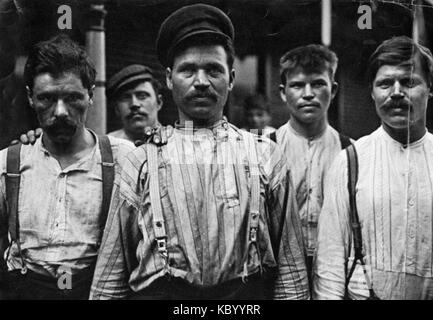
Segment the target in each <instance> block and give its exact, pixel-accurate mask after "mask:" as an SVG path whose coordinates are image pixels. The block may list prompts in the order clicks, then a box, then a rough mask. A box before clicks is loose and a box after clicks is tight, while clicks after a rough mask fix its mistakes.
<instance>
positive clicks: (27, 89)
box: [26, 86, 34, 108]
mask: <svg viewBox="0 0 433 320" xmlns="http://www.w3.org/2000/svg"><path fill="white" fill-rule="evenodd" d="M26 92H27V100H28V101H29V105H30V107H32V108H34V106H33V98H32V90H31V89H30V88H29V86H26Z"/></svg>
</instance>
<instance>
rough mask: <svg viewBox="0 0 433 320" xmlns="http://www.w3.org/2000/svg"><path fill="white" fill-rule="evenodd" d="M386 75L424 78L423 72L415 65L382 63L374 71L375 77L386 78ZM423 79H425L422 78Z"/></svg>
mask: <svg viewBox="0 0 433 320" xmlns="http://www.w3.org/2000/svg"><path fill="white" fill-rule="evenodd" d="M388 77H393V78H394V77H398V78H401V77H419V78H424V73H423V72H422V71H421V69H420V68H419V67H416V66H410V65H408V66H392V65H383V66H381V67H380V68H379V69H378V70H377V72H376V78H375V79H379V78H388ZM424 80H426V79H425V78H424Z"/></svg>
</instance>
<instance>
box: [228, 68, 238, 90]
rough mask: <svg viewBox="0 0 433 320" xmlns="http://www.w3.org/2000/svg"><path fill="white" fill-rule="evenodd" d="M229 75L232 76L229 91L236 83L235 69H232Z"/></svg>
mask: <svg viewBox="0 0 433 320" xmlns="http://www.w3.org/2000/svg"><path fill="white" fill-rule="evenodd" d="M229 76H230V78H229V91H231V90H232V89H233V86H234V84H235V76H236V73H235V69H232V70H231V71H230V75H229Z"/></svg>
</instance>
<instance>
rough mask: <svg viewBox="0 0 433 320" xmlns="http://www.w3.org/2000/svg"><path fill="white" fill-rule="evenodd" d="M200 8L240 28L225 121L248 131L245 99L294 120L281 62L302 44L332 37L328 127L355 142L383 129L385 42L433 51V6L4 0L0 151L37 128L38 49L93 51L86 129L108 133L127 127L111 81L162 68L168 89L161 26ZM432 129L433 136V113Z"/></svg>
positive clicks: (402, 2) (168, 120)
mask: <svg viewBox="0 0 433 320" xmlns="http://www.w3.org/2000/svg"><path fill="white" fill-rule="evenodd" d="M197 2H201V3H207V4H212V5H215V6H217V7H219V8H221V9H222V10H223V11H224V12H226V13H227V14H228V15H229V17H230V18H231V19H232V21H233V23H234V25H235V30H236V37H235V49H236V61H235V68H236V76H237V77H236V81H235V87H234V90H233V92H232V94H231V96H230V99H229V102H228V103H227V106H226V109H225V114H226V116H227V117H228V119H229V120H230V121H231V122H232V123H234V124H235V125H238V126H239V127H242V126H243V124H244V123H243V110H242V103H243V100H244V98H245V97H246V96H247V95H249V94H252V93H262V94H264V95H265V96H266V97H267V98H268V99H269V101H270V104H271V115H272V118H273V120H272V126H274V127H279V126H281V125H282V124H284V123H285V122H286V121H287V120H288V118H289V115H288V112H287V110H286V109H285V107H284V104H283V103H282V101H281V99H280V97H279V91H278V85H279V83H280V78H279V72H278V68H279V57H280V56H281V55H282V54H283V53H284V52H285V51H287V50H289V49H292V48H294V47H296V46H300V45H305V44H309V43H322V42H323V41H325V42H327V41H329V40H330V43H329V47H330V48H331V49H332V50H334V51H335V52H336V53H337V55H338V57H339V61H340V62H339V68H338V71H337V81H338V82H339V85H340V87H339V93H338V95H337V97H336V99H335V100H334V102H333V104H332V106H331V108H330V111H329V119H330V123H331V125H332V126H334V127H335V128H337V129H339V130H341V131H342V132H343V133H344V134H347V135H349V136H351V137H353V138H358V137H360V136H363V135H365V134H368V133H370V132H371V131H373V130H374V129H375V128H376V127H377V126H378V124H379V121H378V118H377V116H376V113H375V110H374V106H373V103H372V100H371V98H370V90H369V87H368V84H367V83H366V82H365V78H364V77H365V70H366V62H367V59H368V57H369V55H370V54H371V53H372V51H373V50H374V49H375V48H376V47H377V45H378V44H379V43H380V42H381V41H383V40H384V39H387V38H390V37H391V36H396V35H408V36H412V35H413V33H414V28H415V35H416V37H417V38H418V41H419V42H420V43H422V44H424V45H426V46H427V47H429V48H430V49H431V48H432V47H431V45H432V40H433V39H432V35H433V1H432V0H369V1H359V0H357V1H355V0H353V1H352V0H225V1H224V0H204V1H187V0H176V1H173V0H105V1H102V0H99V1H98V0H0V148H4V147H6V146H7V145H8V143H9V141H11V140H12V139H15V138H17V137H18V136H19V134H20V133H23V132H25V131H27V130H28V129H31V128H34V127H36V125H37V121H36V119H35V116H34V114H33V112H32V110H31V109H30V108H29V106H28V104H27V100H26V95H25V90H24V86H23V83H22V73H23V67H24V63H25V58H26V54H27V52H28V50H29V48H30V47H31V45H33V44H34V43H36V42H38V41H41V40H46V39H48V38H50V37H51V36H53V35H54V34H56V33H59V32H65V33H68V34H69V35H70V36H71V37H72V38H73V39H74V40H76V41H78V42H79V43H80V44H82V45H84V46H86V48H87V50H88V52H89V53H90V54H91V56H92V58H93V59H94V61H95V63H96V65H97V69H98V79H97V80H98V82H97V96H96V101H95V106H94V108H93V110H92V111H91V114H90V115H89V121H88V125H89V126H90V127H91V128H93V129H95V130H96V131H97V132H98V133H105V132H108V131H112V130H115V129H118V128H119V127H120V126H121V124H120V121H119V120H118V119H116V117H115V114H114V110H113V109H112V108H111V107H110V105H109V104H107V102H106V101H105V97H104V92H105V91H104V85H105V81H106V79H108V78H109V77H110V76H111V75H113V74H114V73H115V72H117V71H118V70H119V69H120V68H122V67H125V66H127V65H129V64H133V63H140V64H145V65H148V66H150V67H152V68H154V69H155V70H156V73H157V74H156V76H157V77H158V78H159V79H160V80H161V81H162V82H163V83H165V76H164V69H163V68H162V66H161V65H160V64H159V62H158V60H157V58H156V54H155V49H154V43H155V39H156V35H157V32H158V28H159V26H160V24H161V22H162V21H163V20H164V19H165V18H166V17H167V16H168V15H169V14H170V13H171V12H173V11H174V10H176V9H178V8H179V7H181V6H183V5H186V4H192V3H197ZM62 5H68V6H69V7H70V8H71V9H72V10H71V11H72V29H64V30H60V29H59V26H58V22H59V18H60V17H61V16H62V13H59V12H58V9H59V7H60V6H62ZM328 5H329V6H328ZM362 5H368V6H369V7H370V8H371V9H372V15H371V17H372V28H371V29H360V28H359V27H358V20H359V18H360V17H361V16H362V14H361V13H358V9H359V7H360V6H362ZM329 8H331V9H330V10H329ZM416 8H417V9H416ZM322 17H325V18H322ZM327 17H328V18H327ZM327 22H329V23H327ZM159 118H160V121H161V123H163V124H172V123H173V122H174V121H175V120H176V119H177V111H176V108H175V106H174V104H173V102H172V100H171V96H170V92H169V91H167V90H166V91H165V92H164V106H163V108H162V110H161V111H160V113H159ZM428 128H429V130H430V131H431V130H433V112H432V110H431V108H429V114H428Z"/></svg>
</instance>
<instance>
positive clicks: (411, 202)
mask: <svg viewBox="0 0 433 320" xmlns="http://www.w3.org/2000/svg"><path fill="white" fill-rule="evenodd" d="M414 204H415V202H414V201H413V199H410V200H409V205H410V206H411V207H413V205H414Z"/></svg>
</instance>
